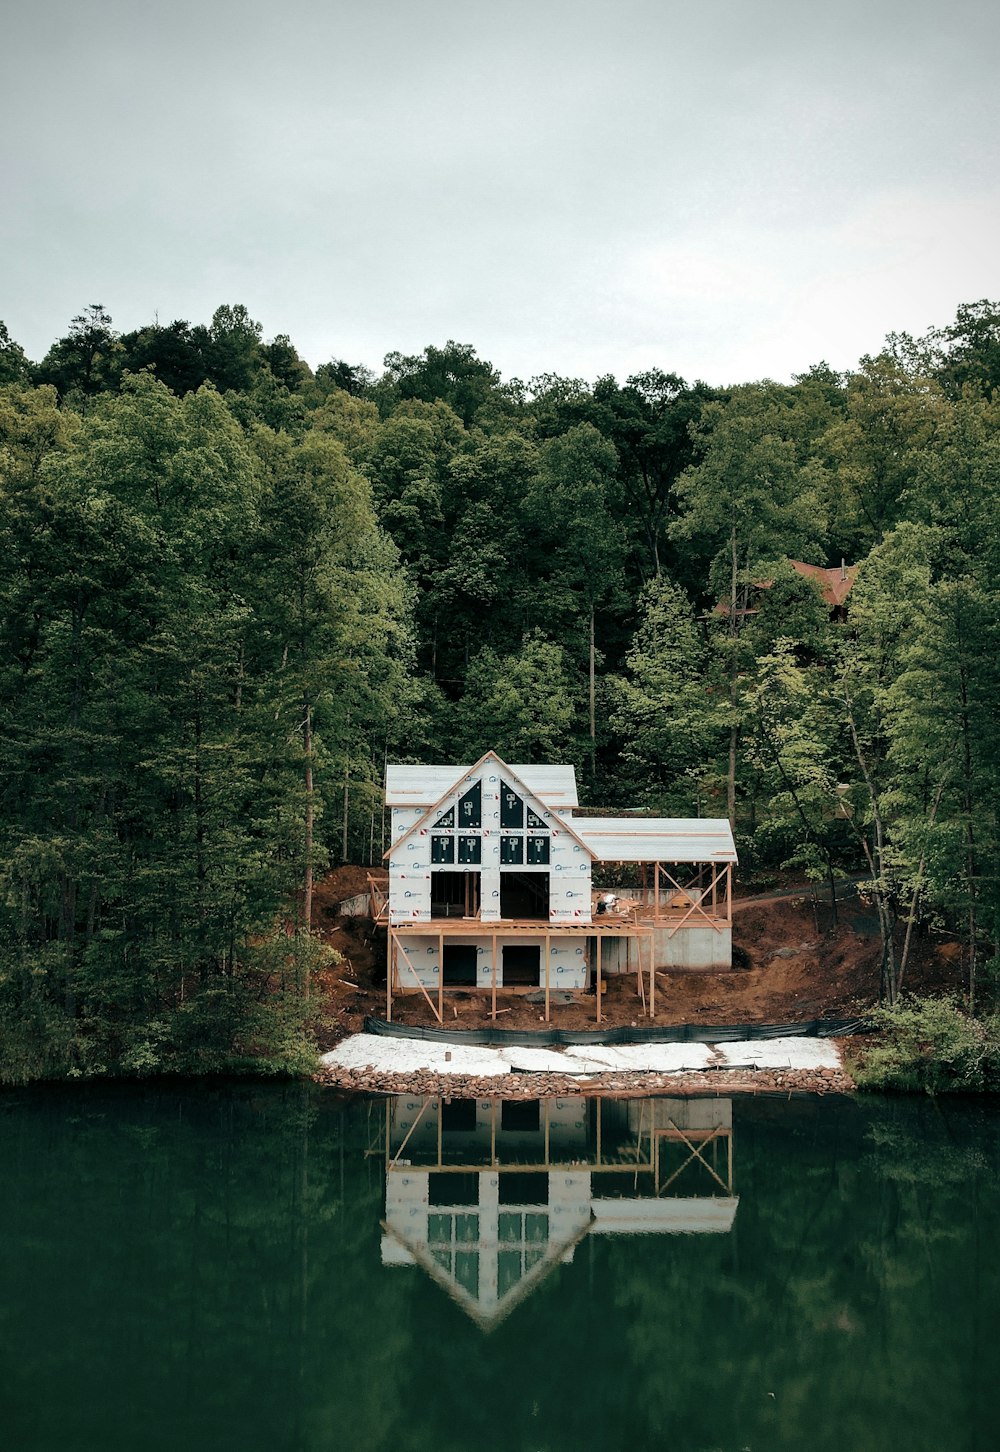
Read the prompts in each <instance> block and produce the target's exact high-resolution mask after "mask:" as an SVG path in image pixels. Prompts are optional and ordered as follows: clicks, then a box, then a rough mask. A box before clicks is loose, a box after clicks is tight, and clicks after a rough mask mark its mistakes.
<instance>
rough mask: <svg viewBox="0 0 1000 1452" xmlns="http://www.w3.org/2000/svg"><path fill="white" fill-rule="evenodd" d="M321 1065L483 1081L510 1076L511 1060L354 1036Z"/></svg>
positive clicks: (455, 1047)
mask: <svg viewBox="0 0 1000 1452" xmlns="http://www.w3.org/2000/svg"><path fill="white" fill-rule="evenodd" d="M320 1063H321V1064H325V1065H327V1067H329V1068H334V1069H374V1070H376V1071H377V1072H379V1073H384V1074H413V1073H417V1072H419V1071H420V1070H421V1069H430V1070H432V1071H433V1072H434V1073H435V1074H462V1075H463V1076H464V1075H468V1076H469V1077H470V1078H480V1077H484V1076H486V1075H493V1074H509V1073H510V1059H509V1058H508V1057H507V1055H506V1054H505V1053H503V1052H501V1050H500V1049H490V1048H479V1047H477V1046H476V1045H474V1044H440V1043H431V1042H429V1041H426V1040H424V1039H390V1038H381V1037H380V1036H379V1035H378V1034H353V1035H352V1036H351V1038H349V1039H345V1040H344V1041H343V1043H341V1044H338V1045H337V1047H336V1048H335V1049H331V1050H330V1052H329V1053H328V1054H323V1056H322V1058H321V1059H320Z"/></svg>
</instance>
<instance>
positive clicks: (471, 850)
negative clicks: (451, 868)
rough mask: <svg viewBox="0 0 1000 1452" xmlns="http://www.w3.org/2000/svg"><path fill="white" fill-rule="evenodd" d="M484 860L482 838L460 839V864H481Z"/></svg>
mask: <svg viewBox="0 0 1000 1452" xmlns="http://www.w3.org/2000/svg"><path fill="white" fill-rule="evenodd" d="M482 859H483V843H482V838H481V837H459V839H458V860H459V862H481V861H482Z"/></svg>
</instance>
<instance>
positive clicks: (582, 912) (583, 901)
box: [549, 825, 591, 923]
mask: <svg viewBox="0 0 1000 1452" xmlns="http://www.w3.org/2000/svg"><path fill="white" fill-rule="evenodd" d="M574 830H575V827H574ZM590 869H591V861H590V856H589V855H588V853H587V851H586V849H585V848H584V847H581V845H580V843H579V842H577V841H575V840H574V839H573V837H571V836H570V834H569V833H568V832H567V831H565V830H564V829H561V828H560V827H559V826H558V825H553V827H552V835H551V838H550V843H549V922H551V923H589V922H590V921H591V899H590Z"/></svg>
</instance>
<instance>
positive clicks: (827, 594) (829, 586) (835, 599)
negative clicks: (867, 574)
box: [788, 560, 858, 610]
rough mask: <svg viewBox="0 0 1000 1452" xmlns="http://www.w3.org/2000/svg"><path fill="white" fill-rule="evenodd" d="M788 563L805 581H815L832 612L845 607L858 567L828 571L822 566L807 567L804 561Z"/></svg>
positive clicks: (845, 567)
mask: <svg viewBox="0 0 1000 1452" xmlns="http://www.w3.org/2000/svg"><path fill="white" fill-rule="evenodd" d="M788 563H789V564H790V565H791V567H792V569H793V570H795V571H796V572H797V573H798V574H800V575H801V576H802V577H803V579H806V580H813V581H815V583H816V584H817V585H818V586H819V592H820V594H821V595H822V596H823V599H824V600H825V601H826V603H827V605H829V606H830V608H831V610H835V609H836V608H837V606H838V605H843V603H844V601H845V600H846V599H847V597H848V595H849V594H850V593H851V586H852V585H853V584H854V580H855V576H856V575H857V573H858V567H857V565H846V564H840V565H835V566H834V567H833V569H831V570H826V569H824V568H823V566H822V565H807V564H806V563H805V561H804V560H789V561H788Z"/></svg>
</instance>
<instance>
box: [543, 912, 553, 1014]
mask: <svg viewBox="0 0 1000 1452" xmlns="http://www.w3.org/2000/svg"><path fill="white" fill-rule="evenodd" d="M551 943H552V935H551V933H546V934H545V1022H546V1023H548V1021H549V1013H550V1009H549V1005H550V992H549V976H550V974H549V948H550V946H551Z"/></svg>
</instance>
